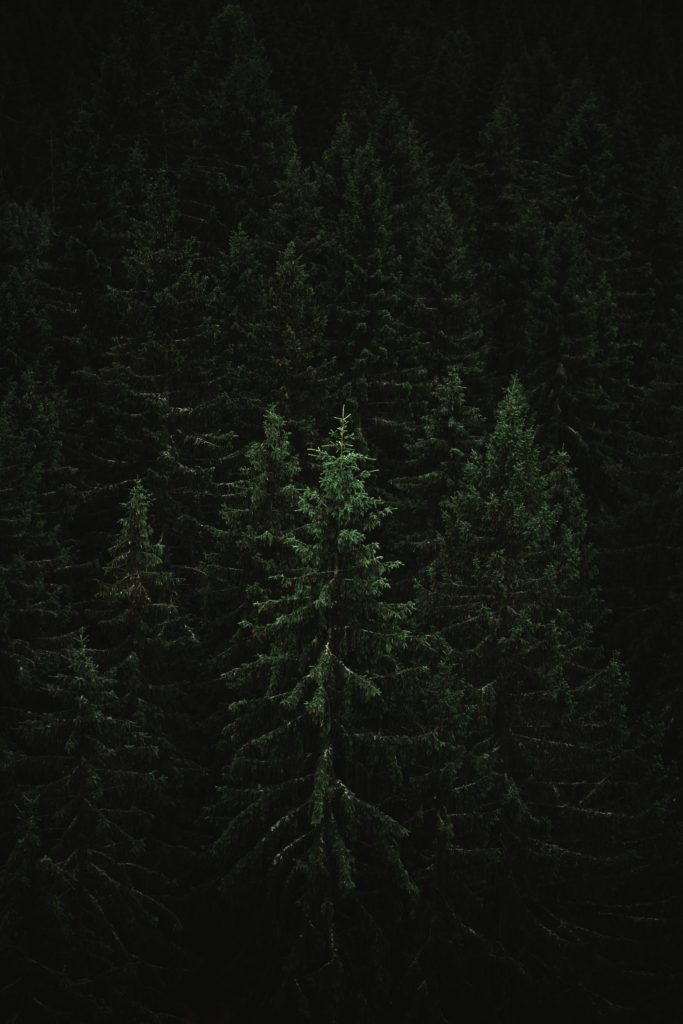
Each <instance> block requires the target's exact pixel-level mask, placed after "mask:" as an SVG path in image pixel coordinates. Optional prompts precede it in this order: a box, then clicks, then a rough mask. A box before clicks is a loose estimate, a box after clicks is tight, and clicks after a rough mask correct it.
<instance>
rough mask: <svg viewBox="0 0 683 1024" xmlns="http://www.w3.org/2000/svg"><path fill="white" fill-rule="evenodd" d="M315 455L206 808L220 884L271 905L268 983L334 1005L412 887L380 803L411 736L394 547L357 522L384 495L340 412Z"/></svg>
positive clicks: (309, 1010)
mask: <svg viewBox="0 0 683 1024" xmlns="http://www.w3.org/2000/svg"><path fill="white" fill-rule="evenodd" d="M313 458H314V462H315V464H316V466H317V470H318V474H319V476H318V483H317V485H316V486H315V487H311V488H305V489H303V490H302V491H301V493H300V498H299V505H298V513H299V523H298V525H297V526H296V528H295V529H294V530H292V531H290V534H289V537H288V547H289V548H290V551H291V554H290V556H289V557H288V558H286V559H285V560H283V562H282V563H281V565H280V566H279V567H278V568H279V571H278V570H275V571H274V572H273V574H272V575H271V578H270V583H269V592H268V595H267V596H264V597H262V598H261V599H260V600H257V601H256V602H255V604H254V606H253V608H252V610H251V614H250V615H249V616H248V617H247V618H245V620H244V623H243V626H242V628H243V630H244V632H245V633H246V634H247V635H248V636H249V640H248V643H249V645H250V647H251V649H252V651H253V655H252V658H251V659H250V660H249V661H248V662H246V663H245V664H243V665H241V666H239V667H238V668H235V669H234V670H233V671H231V672H229V673H228V675H227V681H228V685H229V691H230V696H231V700H230V704H229V716H230V718H229V723H228V725H227V726H226V729H225V738H226V753H227V754H228V756H229V758H230V760H229V763H228V764H227V765H226V768H225V771H224V781H223V785H222V787H221V789H220V792H219V800H218V801H217V803H216V804H215V806H214V807H213V809H212V817H213V819H214V821H215V823H216V825H217V826H218V827H219V828H220V830H221V834H220V837H219V838H218V839H217V841H216V844H215V854H216V864H217V867H218V870H219V872H220V875H221V877H222V879H223V885H224V886H225V887H227V889H228V891H231V890H232V891H240V889H241V888H242V887H245V886H246V887H248V888H249V890H250V892H252V893H253V895H252V896H251V897H250V899H251V900H252V901H253V900H254V899H255V896H256V892H255V889H254V886H258V887H261V888H262V889H263V887H264V884H265V890H266V891H267V892H268V894H269V897H270V899H271V900H272V901H275V903H276V904H278V903H279V905H280V911H279V920H280V925H279V934H278V935H277V937H276V940H275V941H274V943H273V945H274V955H276V956H277V955H279V956H280V958H281V959H282V967H281V971H280V972H279V977H278V978H277V983H278V986H279V987H280V988H281V998H283V999H284V1000H285V1003H286V1005H288V1006H290V1007H292V1008H296V1011H297V1012H298V1013H299V1014H300V1015H302V1016H304V1017H308V1016H311V1017H313V1018H316V1016H319V1015H320V1014H324V1015H325V1017H326V1019H329V1020H336V1019H338V1016H339V1015H340V1014H341V1015H342V1019H345V1017H344V1014H348V1012H350V1008H352V1007H353V1006H356V1007H357V1008H362V1007H363V1005H364V1004H366V1003H367V1001H368V1000H372V1001H374V1000H375V999H377V998H380V997H381V989H382V987H383V984H384V982H385V981H386V978H385V977H384V975H383V974H382V968H381V965H382V949H383V948H384V950H385V951H386V946H387V943H388V941H389V935H388V932H387V928H388V927H390V926H391V922H392V918H394V919H395V915H396V914H398V913H400V908H401V906H402V905H403V904H404V903H405V900H406V898H407V897H408V896H410V894H411V893H412V891H413V883H412V882H411V880H410V878H409V877H408V875H407V873H406V870H405V867H404V865H403V861H402V858H401V839H402V837H403V836H404V834H405V829H404V828H403V827H402V825H401V824H400V823H399V821H398V820H397V819H396V818H395V817H394V815H393V814H392V806H395V805H396V804H397V799H398V797H397V794H398V793H399V792H400V789H401V780H402V769H403V765H404V759H405V756H406V753H405V747H406V746H408V745H409V744H408V742H407V740H406V739H405V737H402V736H400V735H396V734H395V732H394V730H393V729H392V726H393V725H395V721H396V704H397V702H398V701H399V699H400V694H401V693H402V692H403V691H404V690H405V689H406V687H407V681H408V677H409V675H410V673H408V672H407V671H406V669H405V668H404V667H403V665H402V657H403V655H402V652H403V650H404V648H405V645H406V642H407V639H408V632H407V629H406V615H407V612H408V609H407V607H406V606H403V605H395V604H392V603H390V602H389V601H387V599H386V591H387V588H388V587H389V581H388V574H389V572H390V571H391V570H392V568H393V563H387V562H385V560H384V559H383V557H382V555H381V553H380V551H379V547H378V544H377V542H376V541H374V540H372V539H370V535H371V534H372V532H374V531H376V530H377V528H378V527H379V525H380V523H381V521H382V519H383V518H384V517H385V516H386V514H387V510H386V508H385V507H384V506H383V505H382V503H381V502H380V501H379V500H378V499H376V498H373V497H371V496H370V495H369V494H368V492H367V489H366V485H367V482H368V479H369V477H370V472H371V471H370V470H369V469H368V468H366V465H365V462H366V460H365V459H364V458H363V457H362V456H361V455H360V454H359V453H358V451H357V450H356V449H355V446H354V441H353V437H352V435H350V434H349V420H348V417H347V416H342V419H341V422H340V426H339V428H338V430H337V431H336V432H335V433H334V434H333V436H332V438H331V440H330V441H329V442H328V443H327V444H326V445H324V446H323V447H322V448H320V449H317V450H316V451H315V452H314V453H313ZM274 569H275V567H274ZM380 879H382V881H381V885H379V887H378V883H379V881H380ZM266 880H267V881H266ZM235 887H236V889H235ZM359 935H363V936H364V940H363V943H364V950H365V953H364V956H367V951H368V950H374V952H373V953H372V955H371V956H372V961H373V963H372V964H369V963H367V962H366V963H363V962H362V961H361V960H359V959H358V957H357V956H356V949H357V943H358V938H359ZM373 969H374V970H375V971H376V976H375V977H374V978H373V979H372V983H373V985H377V986H378V987H379V989H380V991H379V992H377V993H376V994H375V995H373V994H372V992H371V988H372V986H370V987H368V981H369V980H370V979H369V977H368V976H367V971H368V970H373ZM359 1012H360V1010H359Z"/></svg>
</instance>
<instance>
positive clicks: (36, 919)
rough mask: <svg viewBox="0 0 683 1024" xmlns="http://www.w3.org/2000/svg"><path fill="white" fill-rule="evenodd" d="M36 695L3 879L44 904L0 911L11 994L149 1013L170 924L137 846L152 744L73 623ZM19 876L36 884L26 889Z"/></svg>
mask: <svg viewBox="0 0 683 1024" xmlns="http://www.w3.org/2000/svg"><path fill="white" fill-rule="evenodd" d="M37 696H38V697H39V698H40V700H41V706H40V707H39V708H38V707H36V708H35V709H33V710H32V711H31V712H29V714H28V715H27V716H26V717H25V719H24V720H23V721H22V722H20V723H19V726H18V731H19V733H20V734H21V735H22V737H23V739H24V749H25V754H24V757H23V758H22V761H21V763H20V764H19V766H18V769H17V774H18V776H19V781H20V790H22V791H23V792H24V793H25V794H26V800H28V809H27V811H26V812H25V813H22V815H21V816H20V818H19V828H18V830H17V841H16V845H15V848H14V850H13V852H12V853H11V855H10V859H9V862H8V865H7V868H6V869H5V872H4V874H5V878H4V879H3V882H4V883H5V885H4V888H8V887H10V883H11V884H12V885H17V886H21V888H20V889H19V894H20V895H19V897H18V899H19V902H20V903H21V901H23V903H24V904H25V905H26V906H28V907H29V909H30V905H32V906H33V908H35V906H36V905H37V904H40V903H41V902H42V903H43V905H44V906H45V907H46V908H47V909H48V911H49V913H48V914H46V915H43V913H42V912H41V913H35V912H33V913H29V914H27V916H26V917H25V918H24V919H23V920H21V921H19V920H18V916H19V915H18V908H17V897H13V899H12V900H11V901H10V906H9V908H8V916H7V917H5V916H4V915H3V920H4V930H5V935H3V939H4V941H5V943H6V944H7V945H6V949H7V951H8V952H9V953H11V962H12V964H13V965H14V966H15V974H14V976H13V977H12V978H11V979H10V984H9V988H8V991H9V995H10V998H11V1003H10V1006H12V1007H13V1011H14V1013H15V1014H18V1016H16V1017H15V1019H17V1020H26V1021H27V1022H28V1021H29V1020H30V1021H34V1020H41V1021H42V1020H45V1021H48V1020H54V1019H58V1020H61V1019H64V1020H74V1021H84V1022H92V1021H98V1022H99V1021H113V1020H116V1019H121V1016H130V1015H133V1016H134V1017H135V1018H136V1019H139V1020H154V1019H155V1013H154V1011H153V1006H154V1005H155V1003H156V1005H157V1006H160V1005H161V1003H160V1000H159V998H158V996H155V995H154V991H155V989H157V990H158V988H159V984H160V981H161V970H162V968H163V966H164V962H165V958H166V951H165V950H164V946H166V947H168V943H169V935H170V930H172V927H173V918H172V915H170V914H169V912H168V911H167V910H166V909H165V907H164V905H163V902H162V901H161V899H160V895H161V893H162V891H163V889H164V881H163V879H162V878H161V877H160V876H159V875H158V873H157V872H155V871H154V870H153V869H151V866H150V864H149V863H148V862H147V859H146V855H145V844H146V839H147V836H148V834H149V829H150V823H151V819H152V812H151V810H150V808H151V805H152V803H153V802H154V798H155V796H156V794H157V792H158V789H159V786H160V785H161V779H160V777H159V776H157V775H156V774H155V762H156V757H157V750H156V749H155V747H154V746H153V745H152V741H151V739H150V737H149V736H148V735H147V734H145V733H144V732H143V731H142V730H141V729H140V728H139V727H138V726H137V725H136V723H135V722H134V721H133V720H132V719H131V718H128V717H126V715H125V712H124V711H123V710H122V708H121V705H120V701H119V699H118V696H117V694H116V692H115V690H114V687H113V685H112V680H111V678H110V677H107V676H106V675H102V674H101V673H100V671H99V670H98V668H97V666H96V665H95V662H94V660H93V657H92V654H91V652H90V651H89V649H88V645H87V642H86V640H85V636H84V634H83V633H81V635H80V637H79V638H78V640H77V641H76V642H75V643H74V644H73V645H72V646H71V648H69V649H67V650H66V652H65V654H64V657H63V660H62V665H61V666H60V670H59V671H57V672H56V673H54V674H53V675H52V676H51V677H47V678H45V679H44V680H43V681H42V685H41V686H40V687H39V689H38V693H37ZM41 851H42V853H41ZM27 879H30V880H31V882H32V883H33V884H34V885H35V886H36V887H37V888H36V889H35V890H34V891H32V893H31V894H30V895H29V894H27V893H26V892H25V889H26V881H27ZM22 889H23V892H22ZM27 901H28V902H27ZM46 926H47V927H49V928H50V930H51V934H50V935H49V936H47V937H46V935H45V934H44V927H46ZM162 935H165V938H164V939H161V938H160V937H161V936H162ZM46 938H47V939H48V940H49V941H46ZM36 973H37V974H38V975H42V976H44V977H45V978H46V979H47V982H48V983H47V984H46V985H44V986H42V988H41V995H42V996H43V999H49V1000H50V1002H48V1003H45V1002H43V1001H42V1000H41V999H40V998H39V999H36V998H34V996H33V994H32V993H31V992H29V991H28V990H27V988H26V985H27V983H28V982H29V981H30V979H31V978H32V977H34V976H35V975H36Z"/></svg>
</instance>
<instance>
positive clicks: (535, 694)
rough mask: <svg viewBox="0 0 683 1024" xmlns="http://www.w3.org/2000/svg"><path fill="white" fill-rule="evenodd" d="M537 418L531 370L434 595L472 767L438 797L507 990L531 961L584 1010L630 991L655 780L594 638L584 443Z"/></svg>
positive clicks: (505, 994)
mask: <svg viewBox="0 0 683 1024" xmlns="http://www.w3.org/2000/svg"><path fill="white" fill-rule="evenodd" d="M534 434H535V430H534V427H533V424H532V423H531V421H530V417H529V411H528V406H527V402H526V398H525V396H524V392H523V390H522V387H521V385H520V383H519V381H518V380H514V381H513V383H512V384H511V386H510V387H509V389H508V391H507V392H506V394H505V397H504V399H503V401H502V402H501V404H500V406H499V408H498V412H497V415H496V422H495V426H494V428H493V431H492V433H491V435H490V437H489V438H488V440H487V443H486V445H485V447H484V449H483V451H482V452H481V453H479V452H474V453H473V455H472V456H471V458H470V460H469V461H468V464H467V467H466V470H465V475H464V479H463V482H462V484H461V485H460V487H459V488H458V490H457V491H456V492H455V494H454V495H453V497H452V498H451V499H450V501H448V502H447V503H446V504H445V507H444V531H443V539H442V541H441V544H440V552H439V554H438V555H437V558H436V561H435V563H434V567H433V570H432V574H431V580H430V583H429V586H428V588H427V590H426V593H425V594H424V601H425V603H426V607H427V608H428V611H427V615H428V616H429V617H430V620H431V621H433V622H435V624H437V626H438V629H439V633H438V634H437V640H438V642H439V644H442V643H443V642H445V645H446V646H445V648H444V654H443V655H442V665H443V670H445V673H446V675H445V679H444V682H443V686H444V687H446V688H447V689H449V688H450V689H452V690H453V693H454V698H453V699H454V700H456V701H457V702H458V703H459V705H460V706H461V709H462V710H461V712H460V713H461V715H463V716H464V719H465V722H466V732H465V737H464V742H465V745H466V756H465V757H464V760H463V754H462V751H461V750H458V748H457V746H456V747H455V748H454V757H455V758H456V759H457V760H456V762H455V763H456V764H457V763H461V764H462V765H463V766H464V767H462V768H461V769H460V772H459V774H458V781H457V785H455V786H454V788H453V789H452V790H451V791H450V792H449V791H448V789H442V790H441V793H442V795H441V800H442V804H441V807H440V808H439V811H438V813H439V815H440V818H441V822H442V831H443V834H444V836H445V841H446V846H447V848H448V856H447V858H446V867H445V869H443V870H444V872H445V874H444V876H443V877H444V879H447V878H448V876H449V874H450V875H451V876H453V877H454V880H455V881H454V882H451V883H447V887H448V884H450V885H451V892H455V893H458V894H460V893H461V892H462V890H463V888H464V889H465V890H467V891H468V892H469V893H474V897H475V898H474V900H472V898H471V897H470V907H471V908H474V909H473V910H472V909H471V910H470V912H471V913H472V915H473V916H472V918H471V919H470V920H467V919H466V920H465V924H466V925H467V926H469V928H470V929H471V932H472V934H473V937H475V936H476V939H477V942H480V943H482V944H484V945H486V944H488V945H489V951H488V953H487V956H488V957H489V958H490V957H497V956H500V957H502V962H501V967H502V968H503V970H502V977H503V978H504V977H505V976H506V971H509V972H510V973H509V974H508V978H509V981H508V984H509V985H511V986H512V987H511V988H508V987H507V985H506V984H505V983H504V984H503V989H502V991H501V992H500V993H499V997H500V998H502V999H503V1001H504V1002H505V1001H507V1000H509V999H510V998H512V999H513V1000H514V1001H515V1005H519V1000H522V1002H521V1005H522V1006H523V1005H525V1004H524V999H525V998H527V999H528V998H529V997H530V993H529V992H527V993H526V996H525V995H524V986H523V985H522V986H521V987H518V985H519V979H521V978H524V977H530V978H533V979H534V982H533V983H534V985H538V986H540V988H539V991H537V992H536V994H535V996H534V999H540V1001H541V1002H543V1000H545V999H549V1000H550V1002H549V1004H548V1005H549V1006H553V1007H554V1011H556V1010H557V1009H558V1007H559V1004H557V1003H556V1000H557V998H558V993H560V992H563V993H564V995H563V996H562V997H561V998H566V999H567V1000H568V1002H569V1003H570V1004H571V1005H572V1007H573V1009H572V1010H571V1011H570V1013H575V1012H577V1008H578V1007H579V1006H584V1008H586V1009H589V1008H591V1007H592V1006H593V1003H594V1001H595V1004H596V1005H598V1004H599V1003H600V1000H601V999H603V998H604V999H606V1000H608V1001H610V1000H618V999H619V998H620V996H619V992H618V988H619V985H622V987H623V986H624V984H625V983H624V980H623V978H621V977H620V976H619V974H618V972H616V969H615V967H614V961H615V960H618V958H619V956H620V955H621V954H622V952H623V951H622V950H620V949H619V946H620V941H619V938H620V937H619V934H618V933H619V927H621V928H622V929H623V928H625V927H626V923H625V920H622V921H621V922H620V925H618V926H617V927H616V929H615V921H616V920H617V919H618V918H619V916H620V911H619V909H618V907H617V904H619V903H620V902H621V900H622V899H624V900H625V899H626V897H625V896H624V890H623V889H622V888H620V884H621V883H623V879H624V877H628V876H629V872H630V870H631V869H630V867H629V864H630V861H631V859H632V858H633V857H634V856H635V851H636V850H637V846H638V841H639V839H640V840H642V832H641V824H640V819H641V818H642V816H643V814H644V812H645V808H646V807H647V802H648V800H651V799H652V795H651V792H648V790H647V785H648V783H644V784H643V785H644V788H643V790H641V791H640V799H641V800H642V803H641V804H639V803H638V798H637V796H635V795H634V790H633V778H634V777H635V773H637V772H640V773H643V777H644V778H648V775H649V773H648V772H647V769H646V767H645V765H644V763H642V762H640V763H639V762H638V760H637V758H636V755H635V753H634V752H633V750H632V749H631V748H630V745H629V742H628V728H627V722H626V719H625V708H624V704H625V700H626V690H625V681H624V676H623V672H622V670H621V668H620V666H619V663H618V662H617V661H616V660H614V659H612V661H609V662H606V661H605V660H604V658H602V657H601V656H600V653H599V651H597V650H596V649H595V645H594V642H593V641H592V639H591V634H592V632H593V626H594V623H595V622H596V620H597V619H598V617H599V604H598V602H597V595H596V590H595V584H594V578H593V575H594V574H593V570H592V568H591V559H590V553H589V550H588V548H587V547H586V542H585V530H586V520H585V512H584V510H583V508H582V502H581V499H580V495H579V492H578V490H577V487H576V484H575V482H574V479H573V476H572V473H571V471H570V470H569V469H568V466H567V462H566V457H565V456H564V455H563V454H559V455H552V456H547V457H544V456H542V454H541V450H540V448H539V447H538V445H537V442H536V440H535V437H534ZM461 738H462V737H461ZM444 778H445V779H449V778H452V771H451V772H450V774H449V772H448V771H445V772H444ZM649 784H650V785H651V776H650V783H649ZM655 823H656V816H655V819H653V822H651V823H650V825H651V827H653V825H654V824H655ZM453 898H454V897H453V896H452V895H451V897H450V901H451V906H453V907H454V913H455V914H457V903H456V904H455V905H454V904H453V902H452V901H453ZM630 913H631V915H632V922H631V923H632V926H633V927H635V925H634V924H633V922H635V921H636V919H637V918H638V917H639V912H638V911H637V910H636V908H632V909H631V911H630ZM640 916H642V918H643V922H642V923H643V927H644V928H647V922H646V920H645V918H646V917H647V913H643V912H642V911H641V912H640ZM623 934H624V933H623V931H622V934H621V938H622V939H623ZM589 939H590V942H591V946H592V949H593V951H594V955H595V956H596V957H597V962H601V963H602V967H601V970H602V972H603V978H602V982H604V983H605V988H604V989H602V991H600V989H601V985H602V982H598V980H597V978H596V977H594V975H593V969H592V968H591V967H590V965H589V963H587V961H586V959H585V949H586V946H585V944H586V942H587V941H588V940H589ZM631 939H633V936H631ZM640 955H641V956H642V955H643V948H641V950H640ZM629 966H630V967H631V969H633V968H635V967H636V964H635V963H634V962H631V964H630V965H629ZM515 976H516V980H513V979H515ZM570 993H573V994H571V995H570ZM622 996H623V993H622ZM567 1019H569V1018H567Z"/></svg>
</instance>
